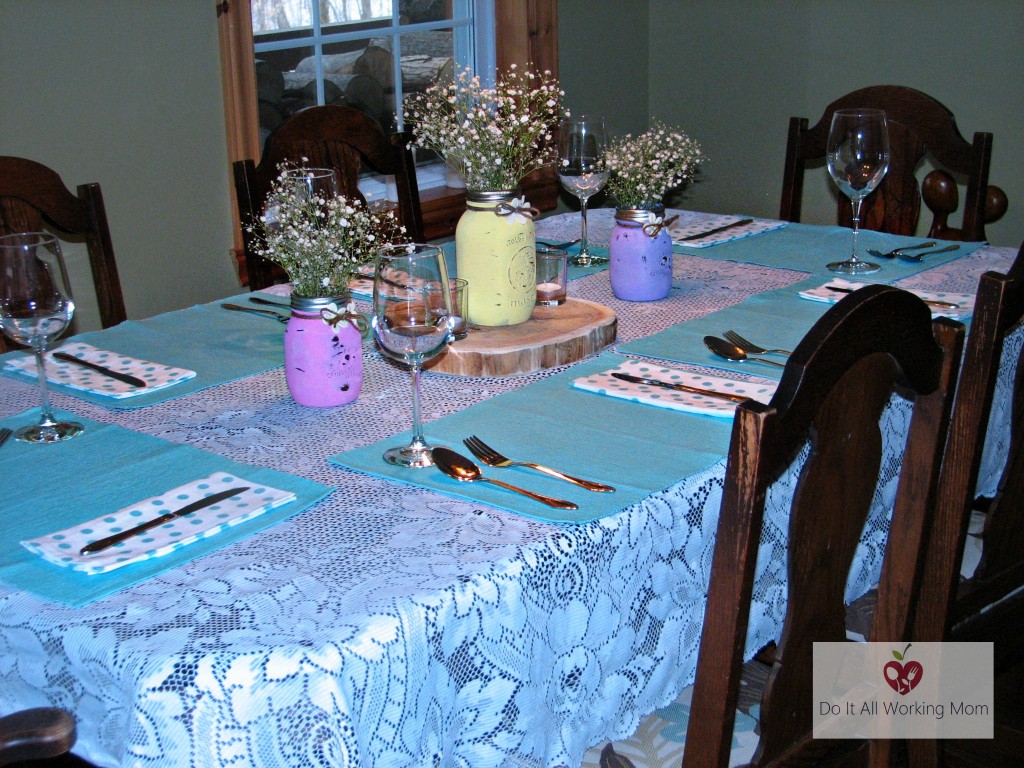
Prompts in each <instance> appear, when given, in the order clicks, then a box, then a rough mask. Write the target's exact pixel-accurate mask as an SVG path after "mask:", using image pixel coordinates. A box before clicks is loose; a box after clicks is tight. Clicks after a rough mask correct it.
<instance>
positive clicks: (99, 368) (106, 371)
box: [53, 352, 146, 387]
mask: <svg viewBox="0 0 1024 768" xmlns="http://www.w3.org/2000/svg"><path fill="white" fill-rule="evenodd" d="M53 356H54V357H55V358H56V359H57V360H60V361H62V362H65V363H73V364H74V365H80V366H82V367H83V368H88V369H89V370H91V371H96V372H97V373H102V374H103V375H104V376H109V377H110V378H112V379H117V380H118V381H123V382H124V383H125V384H131V385H132V386H133V387H144V386H146V382H145V381H143V380H142V379H140V378H137V377H135V376H132V375H130V374H127V373H121V371H115V370H113V369H111V368H107V367H106V366H103V365H100V364H99V363H91V362H89V361H88V360H83V359H82V358H80V357H75V356H74V355H69V354H68V353H67V352H54V353H53Z"/></svg>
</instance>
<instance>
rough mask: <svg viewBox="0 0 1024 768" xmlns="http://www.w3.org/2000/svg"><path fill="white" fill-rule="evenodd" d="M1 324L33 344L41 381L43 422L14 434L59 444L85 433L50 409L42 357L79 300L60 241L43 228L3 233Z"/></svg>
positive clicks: (0, 245) (64, 327)
mask: <svg viewBox="0 0 1024 768" xmlns="http://www.w3.org/2000/svg"><path fill="white" fill-rule="evenodd" d="M0 276H2V279H0V328H2V329H3V332H4V333H6V334H7V335H8V336H9V337H10V338H11V339H13V340H14V341H15V342H17V343H19V344H25V345H27V346H30V347H32V351H33V352H34V353H35V357H36V375H37V377H38V379H39V395H40V401H41V408H40V410H41V413H40V416H39V423H38V424H35V425H33V426H29V427H22V428H21V429H19V430H18V431H17V432H15V433H14V436H15V437H16V438H18V439H19V440H22V441H24V442H26V443H57V442H60V441H61V440H68V439H70V438H72V437H74V436H75V435H77V434H80V433H81V432H82V429H83V427H82V425H81V424H79V423H77V422H74V421H57V419H56V418H55V416H54V414H53V409H52V408H51V407H50V395H49V391H48V389H47V386H46V363H45V361H44V359H43V355H44V353H45V352H46V346H47V342H48V341H49V340H50V339H54V338H56V337H57V336H60V335H61V334H62V333H63V332H64V331H65V330H67V327H68V325H69V324H70V323H71V316H72V315H73V314H74V312H75V302H74V301H73V300H72V299H71V288H70V282H69V281H68V273H67V269H66V268H65V266H64V257H63V256H62V255H61V252H60V244H59V243H58V242H57V239H56V238H55V237H53V236H52V235H49V234H47V233H45V232H19V233H16V234H12V235H5V236H3V237H0Z"/></svg>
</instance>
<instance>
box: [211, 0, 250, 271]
mask: <svg viewBox="0 0 1024 768" xmlns="http://www.w3.org/2000/svg"><path fill="white" fill-rule="evenodd" d="M216 9H217V34H218V37H219V39H220V68H221V83H222V85H223V90H224V123H225V128H226V132H227V142H228V167H227V168H226V169H225V172H226V173H227V174H228V176H229V177H230V176H231V163H233V162H234V161H235V160H244V159H245V158H247V157H254V158H258V157H259V154H260V128H259V115H258V113H257V107H256V101H257V97H256V69H255V67H254V66H253V52H252V44H253V37H252V7H251V5H250V2H249V0H228V2H223V3H218V4H217V5H216ZM228 187H229V189H230V190H231V216H232V219H233V221H234V228H233V229H234V248H235V253H236V255H237V254H240V253H241V252H242V229H241V225H240V224H239V221H238V205H237V203H236V202H235V185H234V184H229V185H228Z"/></svg>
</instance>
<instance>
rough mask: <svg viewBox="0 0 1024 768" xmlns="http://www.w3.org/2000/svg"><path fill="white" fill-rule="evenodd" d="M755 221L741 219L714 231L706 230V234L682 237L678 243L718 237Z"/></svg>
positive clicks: (699, 233) (700, 233)
mask: <svg viewBox="0 0 1024 768" xmlns="http://www.w3.org/2000/svg"><path fill="white" fill-rule="evenodd" d="M753 221H754V220H753V219H740V220H739V221H734V222H732V223H730V224H724V225H722V226H721V227H715V228H714V229H708V230H705V231H704V232H698V233H697V234H695V235H687V236H686V237H680V238H679V239H677V240H676V242H677V243H684V242H686V241H687V240H700V239H701V238H702V237H707V236H708V235H717V234H718V233H719V232H725V230H727V229H732V228H733V227H742V226H744V225H746V224H751V223H753Z"/></svg>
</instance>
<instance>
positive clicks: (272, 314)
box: [221, 304, 288, 323]
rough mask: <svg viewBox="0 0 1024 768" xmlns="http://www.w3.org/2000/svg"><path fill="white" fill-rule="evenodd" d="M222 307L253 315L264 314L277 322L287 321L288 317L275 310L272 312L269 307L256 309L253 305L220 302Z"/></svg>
mask: <svg viewBox="0 0 1024 768" xmlns="http://www.w3.org/2000/svg"><path fill="white" fill-rule="evenodd" d="M221 307H223V308H224V309H230V310H232V311H234V312H249V313H251V314H254V315H265V316H266V317H272V318H274V319H275V320H277V321H278V322H279V323H287V322H288V318H287V317H285V316H284V315H279V314H278V313H277V312H273V311H271V310H269V309H256V308H255V307H240V306H238V305H237V304H221Z"/></svg>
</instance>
